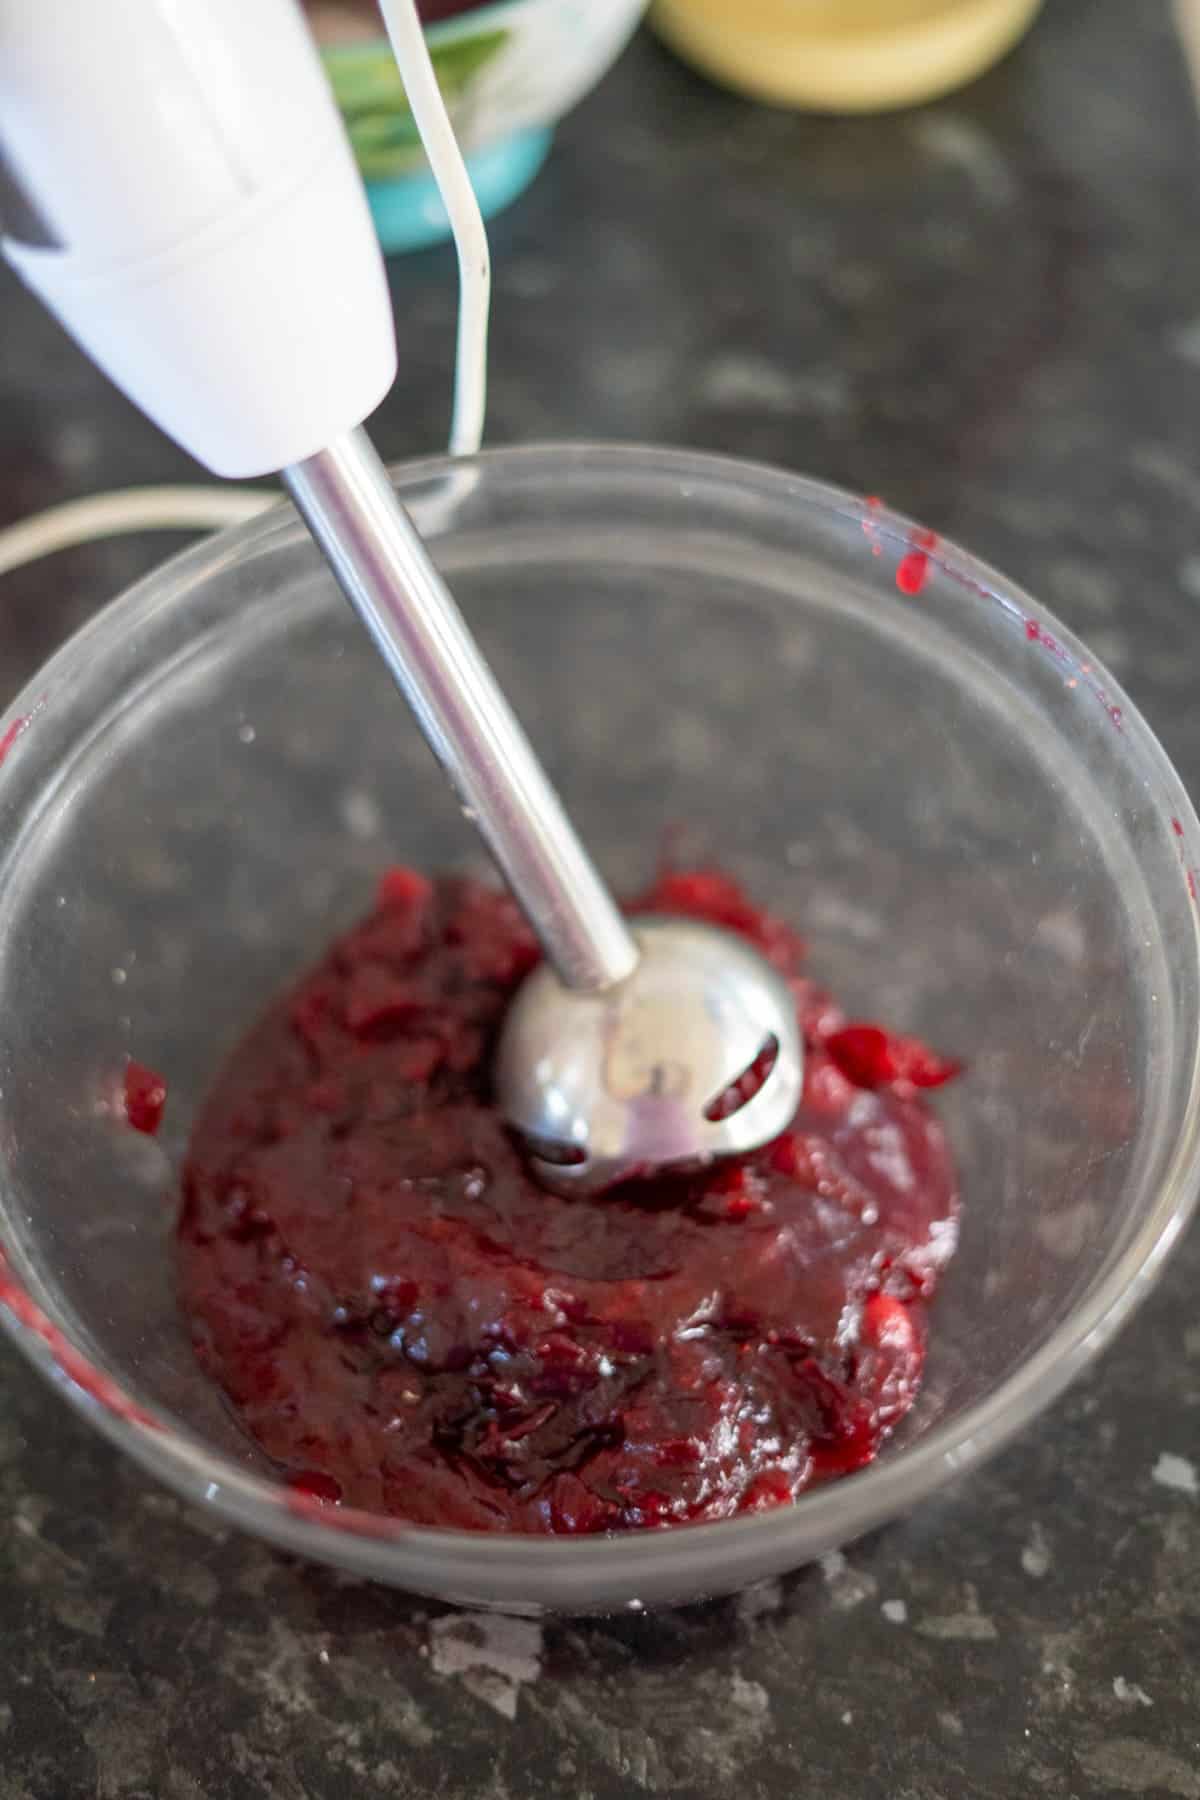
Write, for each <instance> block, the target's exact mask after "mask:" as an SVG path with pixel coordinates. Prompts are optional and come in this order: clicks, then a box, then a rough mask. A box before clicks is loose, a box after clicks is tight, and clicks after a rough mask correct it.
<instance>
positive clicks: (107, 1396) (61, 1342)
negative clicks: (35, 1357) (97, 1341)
mask: <svg viewBox="0 0 1200 1800" xmlns="http://www.w3.org/2000/svg"><path fill="white" fill-rule="evenodd" d="M0 1306H4V1307H7V1309H8V1311H9V1312H10V1313H11V1314H12V1316H13V1318H14V1319H15V1320H16V1321H17V1323H18V1324H19V1325H23V1326H24V1327H25V1329H26V1331H31V1332H32V1333H33V1334H34V1336H35V1337H38V1338H40V1339H41V1340H42V1342H43V1344H45V1346H46V1348H47V1349H48V1350H49V1352H50V1354H51V1356H52V1357H53V1358H54V1361H55V1363H56V1364H57V1365H58V1367H59V1368H60V1369H61V1370H62V1372H63V1374H64V1375H66V1376H67V1377H68V1379H69V1380H70V1381H72V1382H74V1384H75V1386H76V1387H77V1388H79V1390H80V1391H81V1392H82V1393H84V1394H87V1395H88V1396H89V1398H90V1399H92V1400H97V1401H99V1403H100V1405H101V1406H103V1407H105V1408H106V1409H107V1410H108V1411H109V1412H110V1413H112V1414H113V1415H114V1416H115V1417H116V1418H118V1419H124V1420H127V1421H128V1422H129V1423H131V1424H134V1425H144V1426H146V1427H147V1429H148V1430H150V1431H158V1430H160V1429H161V1427H160V1426H159V1423H158V1420H157V1419H155V1418H154V1417H152V1415H151V1414H150V1413H148V1412H146V1411H144V1409H143V1408H142V1407H140V1406H138V1405H137V1404H136V1402H135V1401H133V1400H130V1399H129V1397H128V1396H127V1395H126V1394H124V1393H122V1391H121V1389H120V1388H119V1387H118V1386H117V1384H116V1382H115V1381H113V1380H112V1379H111V1378H110V1377H109V1376H108V1375H105V1374H104V1372H103V1370H101V1369H97V1368H95V1367H94V1366H93V1365H92V1364H91V1363H90V1362H88V1360H87V1358H86V1357H85V1356H82V1355H81V1354H80V1352H79V1351H78V1350H76V1349H75V1348H74V1346H73V1345H72V1344H69V1343H68V1342H67V1340H66V1338H65V1337H64V1336H63V1334H62V1332H61V1331H60V1330H59V1329H58V1326H57V1325H52V1324H51V1322H50V1320H49V1319H48V1318H47V1317H46V1315H45V1313H44V1312H43V1311H42V1309H41V1307H40V1306H38V1305H36V1304H35V1303H34V1301H33V1300H31V1299H30V1297H29V1295H28V1294H27V1293H26V1292H25V1289H24V1288H23V1287H22V1286H21V1285H20V1283H19V1282H18V1281H17V1280H16V1279H15V1277H14V1276H13V1275H12V1273H11V1272H10V1270H9V1266H8V1260H7V1258H6V1257H5V1255H4V1252H3V1250H0Z"/></svg>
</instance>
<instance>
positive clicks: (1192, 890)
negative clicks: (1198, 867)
mask: <svg viewBox="0 0 1200 1800" xmlns="http://www.w3.org/2000/svg"><path fill="white" fill-rule="evenodd" d="M1187 881H1188V893H1189V894H1190V895H1191V896H1192V899H1193V900H1194V899H1195V898H1196V877H1195V876H1194V875H1193V874H1192V871H1191V870H1190V869H1189V870H1188V872H1187Z"/></svg>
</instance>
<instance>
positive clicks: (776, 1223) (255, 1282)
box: [179, 869, 958, 1532]
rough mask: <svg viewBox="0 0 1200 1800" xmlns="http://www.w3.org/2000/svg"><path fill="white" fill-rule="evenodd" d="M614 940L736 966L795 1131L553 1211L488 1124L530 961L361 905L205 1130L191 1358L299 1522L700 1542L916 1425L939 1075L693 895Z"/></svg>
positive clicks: (273, 1016)
mask: <svg viewBox="0 0 1200 1800" xmlns="http://www.w3.org/2000/svg"><path fill="white" fill-rule="evenodd" d="M636 909H638V910H644V911H661V912H676V913H679V912H686V913H691V914H694V915H695V916H697V917H700V918H703V919H710V920H713V921H715V922H716V923H718V924H722V925H725V926H728V927H730V928H731V929H733V930H735V931H739V932H741V933H743V934H744V935H745V936H746V937H747V938H749V939H750V940H751V942H753V943H755V944H757V945H758V946H759V947H760V948H761V949H762V950H763V951H764V952H765V953H766V954H767V955H768V956H769V957H770V958H771V960H772V961H773V962H774V963H775V964H776V965H777V966H778V967H779V968H780V969H781V970H783V971H784V973H785V974H786V975H787V976H788V978H789V980H790V981H791V984H792V987H793V989H794V991H795V995H796V1005H797V1008H798V1010H799V1014H800V1018H801V1020H802V1023H803V1027H804V1035H805V1040H806V1044H807V1058H808V1061H807V1074H806V1079H805V1091H804V1099H803V1102H802V1105H801V1107H800V1110H799V1112H798V1114H797V1116H796V1119H795V1121H794V1123H793V1125H792V1126H791V1128H790V1129H789V1130H788V1131H787V1132H785V1133H784V1134H783V1136H782V1137H779V1138H777V1139H776V1140H775V1141H774V1142H773V1143H771V1144H768V1145H767V1146H766V1147H765V1148H764V1149H762V1150H760V1151H758V1152H756V1153H755V1154H754V1155H752V1156H749V1157H746V1158H745V1159H743V1160H742V1161H740V1162H738V1163H735V1164H724V1165H721V1166H719V1167H716V1168H713V1169H710V1170H709V1171H707V1172H706V1173H702V1174H697V1175H693V1176H688V1177H682V1176H675V1177H673V1178H670V1179H663V1178H660V1179H657V1180H655V1181H652V1182H647V1183H644V1184H641V1185H633V1184H631V1185H629V1186H627V1187H625V1188H623V1189H620V1190H618V1191H616V1192H615V1193H610V1194H608V1195H606V1196H605V1197H603V1198H599V1199H578V1198H574V1199H559V1198H556V1197H555V1196H554V1195H552V1194H548V1193H546V1192H544V1191H543V1190H542V1189H541V1188H540V1187H538V1186H537V1185H536V1183H535V1182H534V1181H533V1180H532V1179H531V1177H530V1175H529V1174H528V1172H527V1170H526V1167H525V1164H524V1162H523V1160H522V1158H521V1155H520V1153H519V1152H518V1150H517V1149H516V1148H515V1146H514V1145H513V1143H512V1142H511V1140H510V1138H509V1136H508V1134H507V1133H506V1131H505V1129H504V1126H503V1125H502V1123H501V1121H500V1119H499V1118H498V1116H497V1114H496V1112H495V1111H494V1110H493V1108H492V1105H491V1101H490V1095H489V1089H488V1066H489V1054H490V1047H491V1044H492V1040H493V1037H494V1034H495V1031H496V1027H497V1025H498V1023H499V1021H500V1018H501V1015H502V1013H503V1011H504V1006H505V1002H506V1001H507V999H508V997H509V995H510V994H511V993H512V991H513V988H514V987H515V985H516V984H517V982H519V981H520V979H521V977H522V976H523V975H524V974H525V973H526V972H527V971H528V970H529V969H530V968H531V967H532V965H533V964H534V962H535V961H536V960H537V950H536V947H535V944H534V942H533V939H532V938H531V936H530V934H529V931H528V930H527V928H526V926H525V925H524V923H523V921H522V919H521V917H520V915H519V914H518V912H517V909H516V907H515V906H514V905H513V903H512V901H511V900H509V899H508V898H507V897H505V896H504V895H502V894H500V893H497V892H495V891H493V890H491V889H489V888H486V887H481V886H479V885H476V884H474V883H472V882H469V881H464V880H454V879H445V880H439V881H437V882H433V883H431V882H429V881H427V880H426V879H425V878H424V877H423V876H421V875H417V874H414V873H412V872H411V871H409V870H403V869H397V870H393V871H392V872H391V873H390V874H388V875H387V876H385V878H384V880H383V882H382V884H381V888H380V894H379V903H378V906H377V908H376V910H375V912H374V913H373V914H372V915H371V916H370V917H369V918H368V919H367V920H365V921H364V923H363V924H361V925H360V926H359V927H358V928H357V929H356V930H354V931H352V932H350V933H349V934H348V935H347V936H346V937H344V938H342V939H341V940H340V941H339V942H337V943H336V944H334V946H333V948H332V949H331V950H330V951H329V953H328V955H327V956H326V958H325V960H324V961H323V962H322V963H321V964H320V966H319V967H318V968H317V969H315V970H314V971H313V972H312V973H311V974H310V975H308V976H306V977H305V979H304V980H303V981H302V982H301V984H300V985H299V987H298V988H296V990H295V991H294V992H293V993H292V994H291V995H290V996H289V997H288V998H287V999H285V1000H284V1001H283V1002H282V1003H280V1004H279V1005H278V1006H277V1007H276V1008H275V1009H274V1011H273V1012H271V1013H270V1014H269V1015H268V1017H267V1018H266V1019H264V1020H263V1022H262V1023H261V1024H260V1025H259V1026H258V1027H257V1028H256V1029H255V1030H254V1031H253V1032H252V1033H251V1035H250V1037H249V1038H248V1039H247V1040H246V1041H245V1043H243V1045H242V1046H241V1048H240V1049H239V1050H238V1051H237V1052H236V1053H235V1055H234V1056H233V1058H232V1060H231V1061H230V1063H229V1065H228V1067H227V1068H226V1070H225V1072H224V1074H223V1075H222V1077H221V1080H220V1082H219V1084H218V1086H217V1089H216V1091H215V1093H214V1094H213V1096H212V1098H211V1100H210V1101H209V1103H208V1105H207V1107H206V1108H205V1109H204V1111H203V1113H202V1114H201V1117H200V1119H199V1121H198V1123H197V1126H196V1130H195V1134H194V1136H193V1140H192V1146H191V1153H190V1158H189V1162H188V1165H187V1171H186V1177H185V1193H184V1204H183V1212H182V1217H181V1220H180V1226H179V1268H180V1282H181V1292H182V1298H183V1304H184V1306H185V1308H186V1309H187V1312H188V1314H189V1315H190V1317H191V1320H192V1325H193V1334H194V1339H195V1344H196V1349H197V1353H198V1355H199V1357H200V1360H201V1362H202V1363H203V1365H204V1367H205V1368H206V1369H207V1370H209V1371H210V1372H211V1374H212V1375H213V1376H214V1377H215V1379H216V1380H217V1381H219V1382H220V1383H221V1385H222V1386H223V1387H224V1389H225V1390H226V1392H227V1393H228V1395H229V1396H230V1398H231V1400H232V1401H233V1404H234V1405H235V1407H236V1408H237V1410H238V1412H239V1413H240V1415H241V1417H242V1418H243V1420H244V1421H245V1423H246V1425H247V1427H248V1428H249V1430H250V1431H251V1432H252V1433H253V1435H254V1436H255V1438H257V1439H258V1441H259V1443H260V1444H262V1446H263V1447H264V1449H265V1450H266V1451H267V1452H268V1453H269V1454H270V1455H271V1456H272V1457H274V1458H275V1459H276V1460H277V1461H278V1462H279V1464H280V1465H281V1466H282V1468H283V1470H284V1471H285V1472H286V1477H287V1479H288V1481H289V1482H290V1483H291V1485H292V1487H293V1488H294V1490H295V1491H296V1492H297V1493H299V1494H301V1495H304V1496H307V1497H309V1498H310V1499H313V1500H317V1501H324V1502H327V1503H330V1504H333V1503H336V1502H337V1501H339V1500H341V1501H344V1502H346V1503H347V1504H351V1505H354V1506H359V1507H364V1508H367V1509H370V1510H373V1511H378V1512H385V1513H392V1514H396V1515H398V1516H400V1517H402V1518H406V1519H411V1520H415V1521H418V1522H420V1523H423V1524H430V1525H435V1524H436V1525H445V1526H467V1527H471V1528H475V1529H483V1530H494V1531H522V1532H589V1531H609V1530H616V1529H622V1528H628V1527H632V1526H646V1525H664V1524H670V1523H674V1522H676V1521H682V1520H693V1519H722V1518H727V1517H729V1516H730V1515H731V1514H733V1513H737V1512H745V1511H755V1510H758V1509H760V1508H763V1507H768V1506H774V1505H777V1504H779V1503H780V1502H783V1501H786V1500H789V1499H791V1498H792V1497H793V1496H794V1495H796V1494H798V1493H799V1492H800V1491H801V1490H802V1489H803V1488H806V1487H809V1486H810V1485H811V1484H812V1483H814V1482H817V1481H824V1480H827V1479H829V1477H831V1476H834V1475H842V1474H845V1473H846V1472H847V1471H849V1470H852V1469H857V1468H860V1467H861V1466H862V1465H863V1464H864V1463H868V1462H870V1461H871V1459H872V1458H873V1457H874V1456H875V1454H876V1452H877V1451H878V1449H879V1446H880V1443H881V1442H882V1440H883V1439H884V1438H885V1437H886V1436H887V1434H888V1433H889V1432H890V1431H891V1429H892V1428H893V1427H894V1426H895V1424H896V1423H897V1421H898V1420H899V1419H901V1418H902V1417H903V1415H904V1414H905V1413H906V1412H907V1411H908V1409H909V1407H910V1406H911V1405H912V1403H913V1399H914V1397H915V1394H916V1391H917V1386H918V1383H919V1380H920V1375H921V1366H922V1362H923V1359H924V1345H925V1309H926V1303H927V1301H928V1299H929V1297H930V1295H931V1294H932V1292H933V1289H934V1287H935V1285H936V1282H937V1279H938V1276H939V1274H940V1272H941V1270H942V1268H943V1267H944V1265H945V1263H946V1261H947V1260H948V1258H949V1256H950V1255H951V1253H952V1251H953V1247H954V1241H955V1221H956V1216H957V1210H958V1203H957V1196H956V1192H955V1174H954V1167H953V1164H952V1162H951V1159H950V1155H949V1153H948V1151H947V1148H946V1143H945V1139H944V1137H943V1133H942V1129H941V1127H940V1125H939V1124H938V1123H937V1121H936V1119H935V1118H934V1117H933V1115H932V1114H931V1112H930V1111H929V1110H928V1109H927V1106H926V1104H925V1102H924V1101H923V1100H922V1099H921V1098H920V1097H919V1095H918V1094H917V1092H916V1090H917V1088H919V1087H920V1086H922V1085H931V1084H932V1083H934V1082H935V1081H938V1080H942V1079H945V1078H947V1077H948V1076H949V1075H950V1074H951V1073H953V1065H951V1064H948V1063H944V1062H942V1061H940V1060H939V1059H938V1058H936V1057H934V1056H933V1054H932V1052H930V1051H927V1050H925V1049H923V1047H921V1046H919V1045H916V1044H915V1043H914V1042H913V1040H911V1039H903V1038H889V1037H886V1036H885V1035H884V1034H883V1033H880V1032H877V1031H876V1029H875V1028H874V1027H865V1026H852V1027H847V1026H846V1025H845V1022H844V1020H843V1019H842V1016H841V1014H840V1013H839V1012H838V1010H837V1008H836V1006H834V1005H833V1003H832V1002H831V1001H830V999H829V998H828V996H827V995H825V994H824V993H822V992H821V990H820V989H819V988H818V987H816V986H815V985H814V984H813V983H812V982H811V981H809V980H808V979H807V977H805V976H804V975H802V974H801V973H800V970H801V965H802V958H803V946H802V945H801V942H800V940H799V939H798V938H797V937H796V935H795V933H794V932H793V931H792V930H791V929H790V928H789V927H788V926H787V925H785V924H783V923H782V922H781V921H780V920H778V919H774V918H772V917H771V916H770V915H769V914H766V913H763V912H761V911H759V910H758V909H757V908H756V907H755V906H753V905H752V904H751V903H750V901H749V900H748V899H747V898H746V897H745V895H744V894H743V893H742V892H741V891H740V889H739V888H738V887H737V886H736V885H735V884H734V883H733V882H732V881H730V880H729V879H728V877H726V876H724V875H722V874H719V873H716V872H714V871H701V872H694V873H672V874H668V875H666V876H664V877H663V878H662V879H661V880H660V881H659V882H658V883H657V884H656V886H655V887H654V888H653V889H651V891H650V892H649V893H647V894H644V895H642V896H641V897H640V899H639V900H638V902H637V903H636Z"/></svg>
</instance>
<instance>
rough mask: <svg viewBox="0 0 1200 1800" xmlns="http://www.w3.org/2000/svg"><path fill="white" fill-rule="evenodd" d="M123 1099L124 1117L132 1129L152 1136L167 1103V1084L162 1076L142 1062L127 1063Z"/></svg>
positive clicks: (160, 1120)
mask: <svg viewBox="0 0 1200 1800" xmlns="http://www.w3.org/2000/svg"><path fill="white" fill-rule="evenodd" d="M124 1100H125V1117H126V1119H128V1121H129V1123H130V1124H131V1125H132V1126H133V1129H134V1130H135V1131H144V1132H145V1133H146V1135H147V1137H153V1136H154V1134H155V1132H156V1131H157V1130H158V1128H159V1126H160V1125H161V1124H162V1116H163V1109H164V1107H165V1106H166V1104H167V1084H166V1082H165V1081H164V1080H163V1078H162V1076H161V1075H156V1074H155V1072H154V1070H153V1069H148V1068H147V1067H146V1065H145V1064H144V1063H140V1062H129V1063H127V1064H126V1065H125V1091H124Z"/></svg>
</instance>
